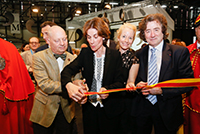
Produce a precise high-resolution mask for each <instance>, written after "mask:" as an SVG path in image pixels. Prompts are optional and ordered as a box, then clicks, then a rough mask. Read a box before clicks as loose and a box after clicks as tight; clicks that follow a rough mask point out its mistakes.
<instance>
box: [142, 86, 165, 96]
mask: <svg viewBox="0 0 200 134" xmlns="http://www.w3.org/2000/svg"><path fill="white" fill-rule="evenodd" d="M141 92H142V94H143V95H149V94H151V95H157V94H162V89H161V88H160V87H155V88H144V89H142V91H141Z"/></svg>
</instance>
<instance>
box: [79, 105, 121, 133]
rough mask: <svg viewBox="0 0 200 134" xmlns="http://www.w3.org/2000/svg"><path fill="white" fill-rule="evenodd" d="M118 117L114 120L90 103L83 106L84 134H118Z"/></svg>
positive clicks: (102, 109)
mask: <svg viewBox="0 0 200 134" xmlns="http://www.w3.org/2000/svg"><path fill="white" fill-rule="evenodd" d="M119 125H120V115H119V116H117V117H114V118H109V117H107V116H106V113H105V111H104V108H101V107H100V105H99V104H98V105H97V107H94V106H93V105H92V104H91V103H90V102H87V103H86V104H84V105H83V126H84V134H119V133H120V132H119Z"/></svg>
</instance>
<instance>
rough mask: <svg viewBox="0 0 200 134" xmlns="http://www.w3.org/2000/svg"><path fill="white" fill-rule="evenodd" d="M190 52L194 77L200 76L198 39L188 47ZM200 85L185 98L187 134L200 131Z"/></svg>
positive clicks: (195, 133) (196, 133) (194, 133)
mask: <svg viewBox="0 0 200 134" xmlns="http://www.w3.org/2000/svg"><path fill="white" fill-rule="evenodd" d="M187 48H188V49H189V52H190V60H191V64H192V69H193V71H194V77H195V78H200V49H197V41H196V42H195V43H194V44H191V45H189V46H188V47H187ZM199 96H200V87H196V88H194V90H192V91H191V92H190V93H188V94H187V96H186V98H185V103H184V108H185V113H184V117H185V124H184V127H185V129H184V131H185V134H199V133H200V120H199V119H200V97H199Z"/></svg>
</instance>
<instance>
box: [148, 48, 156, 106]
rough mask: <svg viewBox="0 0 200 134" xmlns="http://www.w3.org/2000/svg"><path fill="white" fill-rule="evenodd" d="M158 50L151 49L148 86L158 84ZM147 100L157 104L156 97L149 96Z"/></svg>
mask: <svg viewBox="0 0 200 134" xmlns="http://www.w3.org/2000/svg"><path fill="white" fill-rule="evenodd" d="M155 51H156V49H155V48H152V49H151V57H150V61H149V67H148V80H149V82H148V85H153V84H156V83H158V73H157V72H158V70H157V60H156V53H155ZM147 99H148V100H149V101H150V102H151V103H152V104H153V105H154V104H155V103H156V102H157V98H156V95H148V96H147Z"/></svg>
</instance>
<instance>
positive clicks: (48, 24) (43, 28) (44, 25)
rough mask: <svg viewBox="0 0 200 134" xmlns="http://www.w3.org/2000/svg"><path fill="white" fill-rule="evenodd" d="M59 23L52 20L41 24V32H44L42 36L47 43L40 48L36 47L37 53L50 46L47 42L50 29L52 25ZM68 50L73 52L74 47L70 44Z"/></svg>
mask: <svg viewBox="0 0 200 134" xmlns="http://www.w3.org/2000/svg"><path fill="white" fill-rule="evenodd" d="M55 25H57V24H56V23H54V22H52V21H45V22H43V23H42V24H41V25H40V28H41V33H42V37H43V39H44V40H45V42H46V44H45V45H42V46H40V47H39V48H38V49H36V51H35V52H36V53H37V52H39V51H42V50H45V49H47V48H49V45H48V43H47V39H48V29H49V28H50V27H52V26H55ZM67 51H68V52H70V53H71V54H72V49H71V46H68V48H67Z"/></svg>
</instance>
